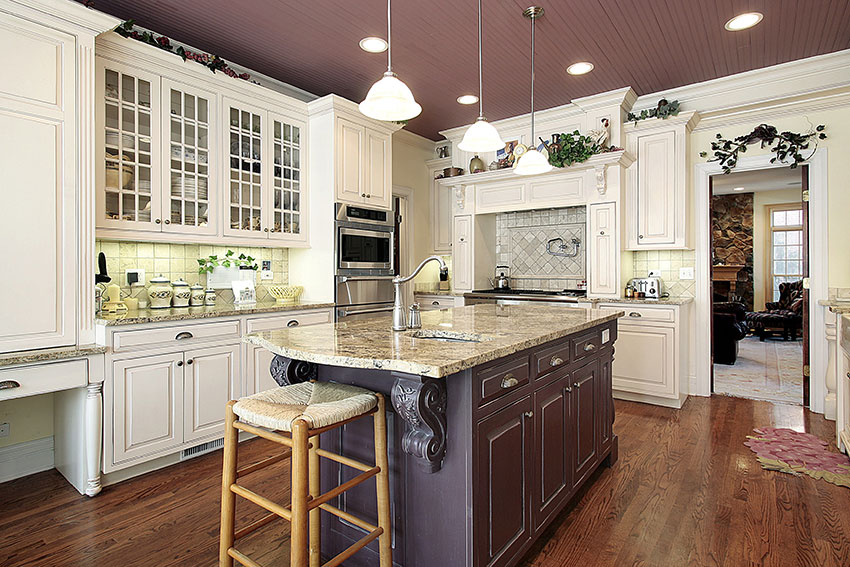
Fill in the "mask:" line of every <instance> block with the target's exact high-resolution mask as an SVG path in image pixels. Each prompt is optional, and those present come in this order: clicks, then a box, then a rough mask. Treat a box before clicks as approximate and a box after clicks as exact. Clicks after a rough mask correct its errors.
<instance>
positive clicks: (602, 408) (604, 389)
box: [597, 356, 614, 452]
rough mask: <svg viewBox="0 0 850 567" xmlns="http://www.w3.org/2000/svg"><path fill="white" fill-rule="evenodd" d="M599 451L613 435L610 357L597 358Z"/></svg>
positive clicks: (607, 443) (604, 447) (603, 448)
mask: <svg viewBox="0 0 850 567" xmlns="http://www.w3.org/2000/svg"><path fill="white" fill-rule="evenodd" d="M598 389H599V392H598V393H597V395H598V399H599V451H600V452H602V451H604V450H605V449H607V448H608V445H609V444H610V443H611V436H612V435H613V424H614V399H613V398H612V397H611V357H610V356H604V357H603V358H601V359H600V360H599V380H598Z"/></svg>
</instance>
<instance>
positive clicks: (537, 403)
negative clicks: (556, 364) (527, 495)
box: [532, 374, 572, 530]
mask: <svg viewBox="0 0 850 567" xmlns="http://www.w3.org/2000/svg"><path fill="white" fill-rule="evenodd" d="M570 378H571V377H570V375H569V374H564V375H562V376H561V377H559V378H558V379H556V380H555V382H554V383H552V384H550V385H549V386H546V387H544V388H541V389H540V390H538V391H536V392H535V393H534V431H535V449H534V459H535V466H534V477H535V482H534V498H533V499H532V505H533V506H534V509H533V512H534V529H535V530H536V529H537V528H538V527H539V526H540V525H541V524H542V523H543V522H544V521H546V519H547V518H548V517H549V515H550V514H552V513H554V512H555V510H556V509H557V508H558V506H559V505H560V504H561V503H562V502H563V500H564V498H565V497H566V496H567V494H568V493H569V491H570V489H571V488H572V471H571V470H570V461H571V456H570V449H571V447H570V443H569V440H570V435H571V432H570V393H571V392H570V389H571V388H570V382H569V380H570Z"/></svg>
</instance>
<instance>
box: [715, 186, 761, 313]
mask: <svg viewBox="0 0 850 567" xmlns="http://www.w3.org/2000/svg"><path fill="white" fill-rule="evenodd" d="M711 240H712V259H713V264H714V265H717V264H733V265H737V264H741V265H743V266H744V268H743V269H741V271H740V272H738V281H737V289H736V294H737V295H738V296H739V297H740V301H741V302H742V303H743V304H744V305H746V306H747V310H748V311H752V310H753V194H752V193H735V194H732V195H714V196H713V197H712V198H711ZM715 293H719V294H721V295H728V294H729V286H728V284H724V283H717V282H715Z"/></svg>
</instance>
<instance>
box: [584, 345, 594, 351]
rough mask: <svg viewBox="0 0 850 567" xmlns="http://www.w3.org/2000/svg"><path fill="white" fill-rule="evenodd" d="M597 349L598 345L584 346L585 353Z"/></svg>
mask: <svg viewBox="0 0 850 567" xmlns="http://www.w3.org/2000/svg"><path fill="white" fill-rule="evenodd" d="M595 348H596V345H595V344H593V343H587V344H586V345H584V352H590V351H592V350H594V349H595Z"/></svg>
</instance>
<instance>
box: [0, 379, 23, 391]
mask: <svg viewBox="0 0 850 567" xmlns="http://www.w3.org/2000/svg"><path fill="white" fill-rule="evenodd" d="M20 387H21V383H20V382H15V381H14V380H3V381H2V382H0V390H11V389H13V388H20Z"/></svg>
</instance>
